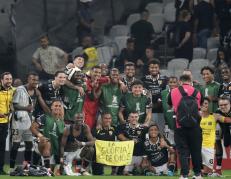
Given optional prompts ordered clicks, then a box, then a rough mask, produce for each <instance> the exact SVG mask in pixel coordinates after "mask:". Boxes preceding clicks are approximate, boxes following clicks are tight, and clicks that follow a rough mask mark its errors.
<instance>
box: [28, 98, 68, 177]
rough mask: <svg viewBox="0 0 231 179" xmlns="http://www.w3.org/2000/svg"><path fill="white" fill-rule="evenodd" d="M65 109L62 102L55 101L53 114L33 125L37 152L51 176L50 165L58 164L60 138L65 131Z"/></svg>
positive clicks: (32, 130)
mask: <svg viewBox="0 0 231 179" xmlns="http://www.w3.org/2000/svg"><path fill="white" fill-rule="evenodd" d="M63 118H64V109H63V105H62V101H60V100H59V99H54V100H53V101H52V102H51V114H50V115H47V114H46V115H42V116H40V117H39V118H36V119H35V121H34V122H33V123H32V125H31V132H32V134H33V135H34V136H35V137H37V140H36V142H35V145H34V147H35V152H36V153H38V154H40V155H41V157H42V159H43V162H44V166H45V167H46V168H47V169H48V172H49V173H48V175H50V174H51V166H50V164H51V163H52V164H56V163H58V162H59V161H58V159H59V151H60V147H59V146H60V141H59V139H60V137H61V136H62V133H63V131H64V121H63Z"/></svg>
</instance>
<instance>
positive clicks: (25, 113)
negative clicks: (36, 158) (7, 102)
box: [10, 72, 50, 170]
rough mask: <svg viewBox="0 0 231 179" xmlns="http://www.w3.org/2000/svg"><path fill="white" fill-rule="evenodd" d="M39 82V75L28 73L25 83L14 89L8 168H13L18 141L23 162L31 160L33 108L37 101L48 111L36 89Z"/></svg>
mask: <svg viewBox="0 0 231 179" xmlns="http://www.w3.org/2000/svg"><path fill="white" fill-rule="evenodd" d="M38 83H39V76H38V74H36V73H33V72H32V73H29V74H28V76H27V84H26V85H23V86H19V87H18V88H17V89H16V92H15V95H14V98H13V106H14V109H15V114H14V118H13V120H12V141H13V145H12V148H11V152H10V168H11V170H13V168H14V167H15V160H16V157H17V153H18V148H19V146H20V143H21V142H22V141H24V143H25V148H26V149H25V152H24V159H25V164H27V163H30V162H31V154H32V147H33V144H32V133H31V131H30V127H31V121H32V118H33V112H34V108H35V106H36V105H37V101H38V102H39V104H40V106H41V107H42V109H43V110H44V112H46V113H49V112H50V109H49V108H48V107H47V105H46V103H45V102H44V100H43V98H42V96H41V93H40V91H39V90H38V89H37V87H38Z"/></svg>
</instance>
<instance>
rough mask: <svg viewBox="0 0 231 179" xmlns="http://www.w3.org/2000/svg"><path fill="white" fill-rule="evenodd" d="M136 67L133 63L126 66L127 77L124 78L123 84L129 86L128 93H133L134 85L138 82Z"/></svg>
mask: <svg viewBox="0 0 231 179" xmlns="http://www.w3.org/2000/svg"><path fill="white" fill-rule="evenodd" d="M135 69H136V67H135V64H134V63H132V62H127V63H125V65H124V73H125V76H124V77H123V78H122V82H123V83H124V84H125V85H126V86H127V89H128V92H132V88H131V86H132V83H133V82H134V81H135V80H136V78H135V74H136V70H135Z"/></svg>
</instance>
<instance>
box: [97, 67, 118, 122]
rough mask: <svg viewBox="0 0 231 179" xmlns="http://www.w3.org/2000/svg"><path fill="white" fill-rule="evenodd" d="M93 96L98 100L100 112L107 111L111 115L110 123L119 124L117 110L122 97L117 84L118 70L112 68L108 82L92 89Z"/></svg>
mask: <svg viewBox="0 0 231 179" xmlns="http://www.w3.org/2000/svg"><path fill="white" fill-rule="evenodd" d="M94 95H95V98H96V99H98V98H99V100H100V104H101V105H100V108H101V111H102V113H105V112H109V113H110V114H111V116H112V124H113V125H114V126H117V125H118V124H119V119H118V112H119V104H120V101H121V98H122V92H121V90H120V86H119V70H118V69H117V68H113V69H112V70H111V71H110V83H109V84H106V85H102V86H101V87H100V88H99V90H98V91H96V90H94Z"/></svg>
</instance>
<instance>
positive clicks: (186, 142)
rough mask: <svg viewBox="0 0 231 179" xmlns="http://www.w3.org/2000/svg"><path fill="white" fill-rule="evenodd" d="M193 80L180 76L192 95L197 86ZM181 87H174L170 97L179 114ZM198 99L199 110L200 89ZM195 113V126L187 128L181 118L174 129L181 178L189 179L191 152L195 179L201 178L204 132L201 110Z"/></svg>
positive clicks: (184, 87)
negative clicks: (201, 124)
mask: <svg viewBox="0 0 231 179" xmlns="http://www.w3.org/2000/svg"><path fill="white" fill-rule="evenodd" d="M191 84H192V81H191V77H190V76H189V75H182V76H180V85H181V87H182V88H183V90H184V91H185V92H186V93H187V94H188V95H192V94H193V93H194V90H195V88H194V87H193V86H191ZM179 88H180V87H178V88H175V89H173V90H172V91H171V92H170V95H169V97H168V104H169V105H170V106H173V109H174V111H175V113H176V114H177V116H178V115H179V114H178V107H179V104H180V101H181V99H182V95H181V93H180V91H179V90H180V89H179ZM196 101H197V107H198V110H199V108H200V103H201V94H200V92H199V91H197V93H196ZM197 113H198V114H195V115H197V116H195V118H196V121H197V123H194V124H195V126H194V127H189V128H185V127H183V126H182V123H181V124H180V121H179V118H178V117H177V119H176V129H175V131H174V139H175V142H176V149H177V151H178V153H179V158H180V164H181V177H180V179H187V178H188V174H189V160H188V159H189V156H190V154H191V157H192V163H193V171H194V175H195V176H194V177H193V178H195V179H201V178H202V177H201V163H202V158H201V143H202V133H201V128H200V116H199V112H197Z"/></svg>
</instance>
